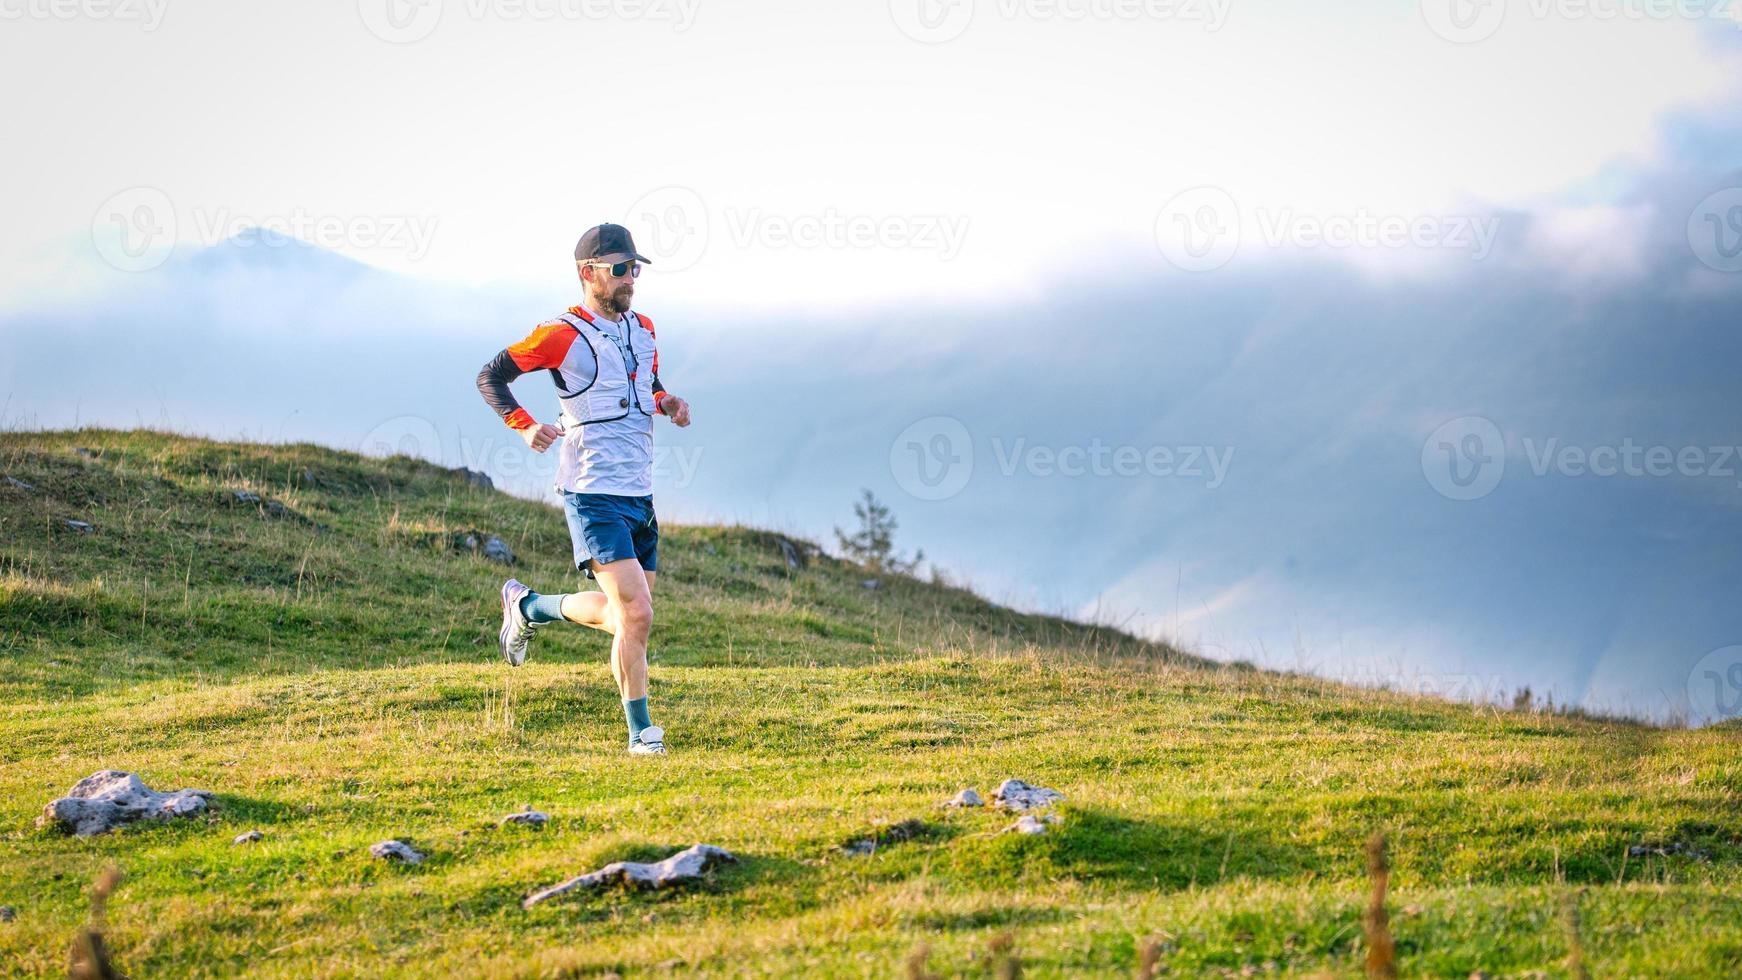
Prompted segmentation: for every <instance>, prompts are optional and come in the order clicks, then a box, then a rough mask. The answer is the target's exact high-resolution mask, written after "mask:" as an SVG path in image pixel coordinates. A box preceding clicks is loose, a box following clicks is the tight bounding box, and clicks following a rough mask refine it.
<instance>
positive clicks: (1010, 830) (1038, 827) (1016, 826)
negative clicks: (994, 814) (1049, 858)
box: [999, 813, 1060, 835]
mask: <svg viewBox="0 0 1742 980" xmlns="http://www.w3.org/2000/svg"><path fill="white" fill-rule="evenodd" d="M1059 819H1060V818H1059V815H1058V814H1056V813H1047V814H1042V815H1041V816H1038V817H1037V816H1035V815H1034V814H1032V813H1025V814H1023V815H1022V816H1020V817H1017V818H1016V822H1015V823H1013V824H1011V825H1010V826H1008V827H1005V828H1004V829H1003V830H1000V831H999V833H1001V834H1031V835H1032V834H1044V833H1046V828H1047V827H1048V826H1049V825H1051V824H1055V823H1058V822H1059Z"/></svg>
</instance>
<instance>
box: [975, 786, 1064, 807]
mask: <svg viewBox="0 0 1742 980" xmlns="http://www.w3.org/2000/svg"><path fill="white" fill-rule="evenodd" d="M1064 798H1065V794H1063V793H1061V792H1059V791H1058V790H1056V789H1046V788H1044V787H1041V786H1035V785H1032V784H1030V783H1025V782H1023V781H1022V780H1020V779H1006V780H1005V781H1004V782H1002V783H999V784H998V788H997V789H995V790H993V791H992V799H993V800H994V801H995V802H996V805H997V806H1000V807H1002V808H1004V809H1006V810H1009V811H1011V812H1012V813H1020V812H1022V811H1023V810H1033V809H1034V808H1036V807H1042V806H1052V805H1053V804H1054V803H1057V802H1058V801H1060V800H1062V799H1064Z"/></svg>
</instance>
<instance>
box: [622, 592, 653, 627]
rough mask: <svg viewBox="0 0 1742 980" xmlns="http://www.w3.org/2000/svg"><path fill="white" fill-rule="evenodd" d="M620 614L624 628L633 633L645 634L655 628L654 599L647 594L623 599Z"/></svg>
mask: <svg viewBox="0 0 1742 980" xmlns="http://www.w3.org/2000/svg"><path fill="white" fill-rule="evenodd" d="M620 614H621V616H622V622H623V628H624V629H625V630H627V631H629V632H631V633H637V634H642V635H645V634H646V633H647V631H648V630H650V629H652V628H653V600H652V599H651V598H649V597H647V596H645V595H641V596H636V597H634V598H632V599H625V600H623V607H622V610H621V613H620Z"/></svg>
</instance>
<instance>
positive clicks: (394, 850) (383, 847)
mask: <svg viewBox="0 0 1742 980" xmlns="http://www.w3.org/2000/svg"><path fill="white" fill-rule="evenodd" d="M369 853H370V854H373V855H375V856H376V857H378V858H381V859H382V860H384V861H399V862H401V863H404V864H422V863H423V855H422V854H421V853H419V852H418V851H417V850H416V849H415V848H413V847H412V846H411V845H410V844H407V843H405V842H404V841H398V840H384V841H380V842H378V843H374V844H370V845H369Z"/></svg>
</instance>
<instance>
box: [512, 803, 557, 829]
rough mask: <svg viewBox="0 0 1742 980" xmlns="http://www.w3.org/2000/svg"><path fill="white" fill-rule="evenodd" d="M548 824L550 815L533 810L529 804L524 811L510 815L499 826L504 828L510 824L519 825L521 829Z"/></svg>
mask: <svg viewBox="0 0 1742 980" xmlns="http://www.w3.org/2000/svg"><path fill="white" fill-rule="evenodd" d="M549 822H550V814H548V813H544V812H541V811H538V810H534V809H533V808H532V804H530V803H528V804H526V809H524V810H521V811H519V812H518V813H510V814H509V815H508V816H506V817H503V818H502V820H501V821H500V823H501V825H502V826H504V827H506V826H508V825H509V824H511V823H513V824H520V825H521V826H523V827H543V826H544V825H545V824H547V823H549Z"/></svg>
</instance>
